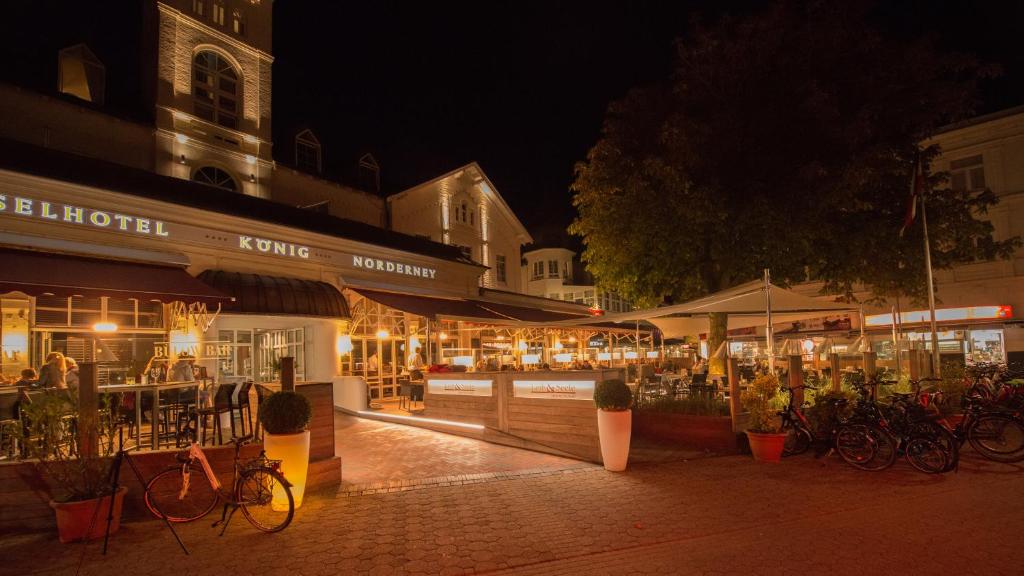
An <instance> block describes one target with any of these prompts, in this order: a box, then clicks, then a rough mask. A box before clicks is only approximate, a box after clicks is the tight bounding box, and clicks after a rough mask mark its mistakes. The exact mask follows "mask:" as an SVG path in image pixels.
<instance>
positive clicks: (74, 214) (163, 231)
mask: <svg viewBox="0 0 1024 576" xmlns="http://www.w3.org/2000/svg"><path fill="white" fill-rule="evenodd" d="M0 212H7V213H10V214H14V215H16V216H26V217H29V218H37V219H40V220H50V221H53V222H64V223H68V224H81V225H83V226H92V227H94V228H104V229H107V230H120V231H122V232H129V233H132V234H142V235H147V236H161V237H165V238H166V237H168V236H170V233H169V232H168V231H167V224H165V223H164V222H162V221H160V220H153V219H150V218H142V217H141V216H130V215H128V214H120V213H118V212H113V211H107V210H93V209H91V208H81V207H78V206H72V205H71V204H60V203H57V202H46V201H43V200H36V199H34V198H26V197H24V196H7V195H6V194H0Z"/></svg>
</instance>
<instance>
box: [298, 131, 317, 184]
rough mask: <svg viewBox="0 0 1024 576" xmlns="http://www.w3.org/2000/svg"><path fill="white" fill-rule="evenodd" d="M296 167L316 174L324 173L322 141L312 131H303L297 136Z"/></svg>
mask: <svg viewBox="0 0 1024 576" xmlns="http://www.w3.org/2000/svg"><path fill="white" fill-rule="evenodd" d="M295 167H296V168H298V169H299V170H303V171H305V172H311V173H314V174H319V173H320V172H322V171H323V162H322V160H321V157H320V141H319V140H317V138H316V136H315V135H314V134H313V131H312V130H303V131H302V132H299V133H298V134H297V135H296V136H295Z"/></svg>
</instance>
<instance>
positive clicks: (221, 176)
mask: <svg viewBox="0 0 1024 576" xmlns="http://www.w3.org/2000/svg"><path fill="white" fill-rule="evenodd" d="M192 180H194V181H196V182H199V183H200V184H206V185H208V186H216V187H217V188H223V189H224V190H230V191H231V192H237V191H238V184H236V183H235V179H234V178H232V177H231V174H228V173H227V172H225V171H223V170H221V169H220V168H215V167H213V166H204V167H202V168H200V169H198V170H196V173H195V174H193V175H192Z"/></svg>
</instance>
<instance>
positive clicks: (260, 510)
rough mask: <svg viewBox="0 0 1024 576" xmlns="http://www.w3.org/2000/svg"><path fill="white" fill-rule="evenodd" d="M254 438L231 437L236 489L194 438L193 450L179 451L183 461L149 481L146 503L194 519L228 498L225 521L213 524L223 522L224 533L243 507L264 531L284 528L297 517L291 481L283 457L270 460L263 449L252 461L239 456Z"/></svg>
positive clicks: (161, 514)
mask: <svg viewBox="0 0 1024 576" xmlns="http://www.w3.org/2000/svg"><path fill="white" fill-rule="evenodd" d="M251 439H252V435H248V436H244V437H241V438H232V439H231V443H232V444H234V446H235V458H234V467H233V469H234V474H233V479H232V484H231V487H230V489H225V488H224V487H223V486H222V485H221V483H220V480H219V479H218V478H217V475H216V474H214V472H213V468H212V467H211V466H210V462H209V460H207V458H206V454H204V453H203V449H202V447H200V446H199V444H197V443H196V442H195V441H194V440H193V441H192V442H191V444H190V446H189V448H188V450H185V451H184V452H181V453H179V454H178V464H176V465H175V466H172V467H170V468H168V469H166V470H164V471H163V472H160V473H159V474H157V475H156V476H154V477H153V479H152V480H150V481H149V483H148V484H146V492H145V496H144V499H145V502H146V507H147V508H149V511H150V512H151V513H152V514H153V515H154V516H156V517H157V518H161V519H163V518H166V519H167V520H168V521H170V522H192V521H194V520H198V519H200V518H202V517H203V516H206V515H207V514H209V513H210V512H211V511H213V509H214V508H216V506H217V503H218V502H221V501H223V502H224V509H223V512H222V513H221V517H220V520H218V521H217V522H214V523H213V526H218V525H220V526H221V531H220V533H221V535H223V534H224V531H225V530H226V529H227V526H228V523H230V521H231V518H232V516H234V514H235V512H236V511H238V510H241V511H242V515H243V516H245V519H246V520H248V521H249V523H250V524H252V525H253V526H255V527H256V528H257V529H258V530H262V531H263V532H280V531H281V530H284V529H285V528H286V527H287V526H288V524H289V523H291V521H292V518H293V517H294V515H295V500H294V498H293V497H292V491H291V484H290V483H289V482H288V480H287V479H285V477H284V476H283V475H282V474H281V462H280V460H270V459H268V458H267V456H266V454H265V453H264V452H263V451H260V454H259V456H257V457H256V458H254V459H252V460H249V461H246V462H243V461H242V460H241V459H240V458H239V452H240V450H241V447H242V445H243V444H245V443H246V442H248V441H249V440H251ZM229 510H230V514H229Z"/></svg>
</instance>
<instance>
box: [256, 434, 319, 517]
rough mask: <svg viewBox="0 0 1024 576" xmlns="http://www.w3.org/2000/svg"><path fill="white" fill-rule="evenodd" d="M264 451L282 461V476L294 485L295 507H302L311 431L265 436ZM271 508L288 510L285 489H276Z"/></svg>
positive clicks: (273, 458) (268, 455)
mask: <svg viewBox="0 0 1024 576" xmlns="http://www.w3.org/2000/svg"><path fill="white" fill-rule="evenodd" d="M263 449H264V450H266V452H267V458H270V459H271V460H280V461H281V474H283V475H284V477H285V479H286V480H288V482H290V483H291V485H292V488H291V490H292V499H293V500H294V501H295V507H296V508H298V507H299V506H302V495H303V493H304V492H305V491H306V474H307V472H308V471H309V430H306V431H304V432H299V433H296V434H270V433H267V434H264V436H263ZM271 507H272V508H273V509H274V510H283V509H287V507H288V500H287V497H286V496H285V494H284V490H283V489H281V488H275V489H274V499H273V501H272V502H271Z"/></svg>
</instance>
